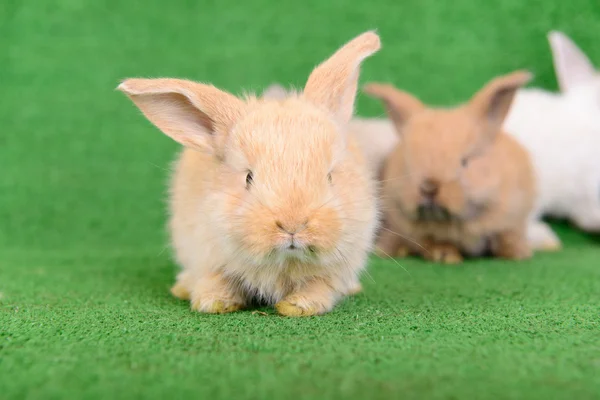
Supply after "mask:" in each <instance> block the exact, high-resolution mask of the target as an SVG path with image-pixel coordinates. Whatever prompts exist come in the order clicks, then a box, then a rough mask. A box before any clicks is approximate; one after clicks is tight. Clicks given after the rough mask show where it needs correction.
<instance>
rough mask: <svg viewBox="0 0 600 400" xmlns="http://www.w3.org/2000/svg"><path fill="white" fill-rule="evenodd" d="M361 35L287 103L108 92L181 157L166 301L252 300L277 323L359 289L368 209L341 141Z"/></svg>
mask: <svg viewBox="0 0 600 400" xmlns="http://www.w3.org/2000/svg"><path fill="white" fill-rule="evenodd" d="M379 48H380V40H379V37H378V36H377V35H376V34H375V33H373V32H367V33H364V34H362V35H360V36H358V37H357V38H355V39H354V40H352V41H350V42H349V43H347V44H346V45H345V46H343V47H342V48H341V49H339V50H338V51H337V52H336V53H335V54H334V55H333V56H332V57H331V58H329V59H328V60H326V61H325V62H323V63H322V64H321V65H319V66H318V67H316V68H315V70H314V71H313V72H312V73H311V75H310V76H309V78H308V81H307V83H306V86H305V88H304V91H303V92H302V93H299V94H294V95H291V96H289V97H286V98H269V96H266V97H267V98H262V99H257V98H253V97H249V98H246V99H239V98H237V97H235V96H233V95H231V94H229V93H226V92H224V91H221V90H219V89H217V88H215V87H213V86H209V85H205V84H200V83H195V82H190V81H184V80H177V79H127V80H125V81H124V82H123V83H122V84H121V85H120V86H119V89H120V90H122V91H123V92H125V93H126V94H127V95H128V96H129V97H130V98H131V100H132V101H133V102H134V103H135V104H136V105H137V106H138V107H139V108H140V110H141V111H142V113H143V114H144V115H145V116H146V117H147V118H148V119H149V120H150V121H151V122H152V123H153V124H154V125H156V126H157V127H158V128H159V129H160V130H162V131H163V132H164V133H165V134H167V135H168V136H170V137H171V138H173V139H174V140H176V141H178V142H179V143H181V144H183V145H184V146H185V147H186V148H185V149H184V151H183V152H182V154H181V156H180V158H179V160H178V161H177V163H176V170H175V174H174V176H173V179H172V184H171V196H170V211H171V218H170V223H169V227H170V233H171V238H172V244H173V247H174V250H175V256H176V259H177V261H178V263H179V264H180V265H181V267H182V271H181V272H180V273H179V275H178V276H177V282H176V284H175V285H174V287H173V288H172V290H171V291H172V293H173V294H174V295H175V296H177V297H180V298H182V299H189V300H190V301H191V305H192V308H193V309H194V310H197V311H200V312H207V313H223V312H230V311H235V310H238V309H241V308H243V307H245V306H247V305H248V304H249V302H251V301H252V300H256V299H257V300H260V301H262V302H266V303H268V304H274V305H275V307H276V308H277V310H278V311H279V312H280V313H281V314H284V315H289V316H301V315H315V314H322V313H325V312H328V311H330V310H331V309H332V308H333V307H334V305H335V304H336V302H337V301H338V300H339V299H340V298H341V297H342V296H343V295H345V294H348V293H353V292H356V291H358V290H360V284H359V274H360V273H361V271H363V269H364V268H365V266H366V260H367V255H368V252H369V251H370V249H371V246H372V242H373V237H374V232H375V230H376V228H377V219H378V215H377V207H376V202H375V193H374V192H375V187H374V182H373V181H372V180H371V179H370V174H369V172H368V168H367V166H366V163H365V160H364V157H363V156H362V154H361V152H360V150H359V149H358V146H357V145H356V143H355V141H354V139H353V138H352V136H350V135H348V133H347V124H348V121H349V120H350V118H351V116H352V113H353V107H354V100H355V96H356V87H357V81H358V75H359V68H360V64H361V62H362V61H363V60H364V59H365V58H367V57H369V56H370V55H372V54H373V53H375V52H376V51H377V50H379Z"/></svg>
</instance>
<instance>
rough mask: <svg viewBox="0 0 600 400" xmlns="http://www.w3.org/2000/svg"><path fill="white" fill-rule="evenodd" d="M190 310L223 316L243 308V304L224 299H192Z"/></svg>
mask: <svg viewBox="0 0 600 400" xmlns="http://www.w3.org/2000/svg"><path fill="white" fill-rule="evenodd" d="M191 305H192V310H195V311H198V312H201V313H207V314H225V313H230V312H234V311H238V310H241V309H242V308H244V304H243V303H242V302H240V301H237V300H235V299H226V298H202V296H196V297H193V298H192V302H191Z"/></svg>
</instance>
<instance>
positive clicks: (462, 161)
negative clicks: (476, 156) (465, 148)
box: [460, 157, 469, 167]
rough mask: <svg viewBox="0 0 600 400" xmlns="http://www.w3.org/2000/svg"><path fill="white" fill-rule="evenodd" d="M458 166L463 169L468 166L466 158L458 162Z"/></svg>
mask: <svg viewBox="0 0 600 400" xmlns="http://www.w3.org/2000/svg"><path fill="white" fill-rule="evenodd" d="M460 164H461V165H462V166H463V167H466V166H467V165H469V159H468V158H467V157H465V158H463V159H462V160H460Z"/></svg>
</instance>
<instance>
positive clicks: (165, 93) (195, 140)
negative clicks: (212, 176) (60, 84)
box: [117, 79, 244, 156]
mask: <svg viewBox="0 0 600 400" xmlns="http://www.w3.org/2000/svg"><path fill="white" fill-rule="evenodd" d="M117 89H118V90H120V91H122V92H124V93H125V94H126V95H127V96H128V97H129V98H130V99H131V100H132V101H133V103H134V104H135V105H136V106H137V107H138V108H139V109H140V110H141V111H142V113H143V114H144V115H145V116H146V118H148V120H149V121H150V122H152V123H153V124H154V125H155V126H156V127H157V128H158V129H160V130H161V131H162V132H163V133H165V134H166V135H167V136H169V137H171V138H172V139H173V140H175V141H177V142H179V143H181V144H183V145H184V146H187V147H192V148H195V149H197V150H200V151H204V152H209V153H212V154H215V155H217V156H219V155H220V152H221V150H222V146H223V145H224V142H225V138H226V137H227V135H228V133H229V131H230V130H231V128H232V126H233V124H235V122H236V121H237V120H238V119H239V118H240V117H241V115H242V113H243V110H244V103H243V102H242V100H240V99H238V98H237V97H235V96H234V95H232V94H229V93H227V92H224V91H221V90H219V89H217V88H215V87H214V86H210V85H204V84H201V83H196V82H191V81H187V80H181V79H126V80H125V81H123V82H122V83H121V84H120V85H119V86H118V87H117Z"/></svg>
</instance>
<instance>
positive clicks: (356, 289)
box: [346, 281, 362, 296]
mask: <svg viewBox="0 0 600 400" xmlns="http://www.w3.org/2000/svg"><path fill="white" fill-rule="evenodd" d="M360 292H362V285H361V284H360V282H358V281H357V282H354V283H353V284H352V285H350V287H348V290H346V295H347V296H353V295H355V294H358V293H360Z"/></svg>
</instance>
